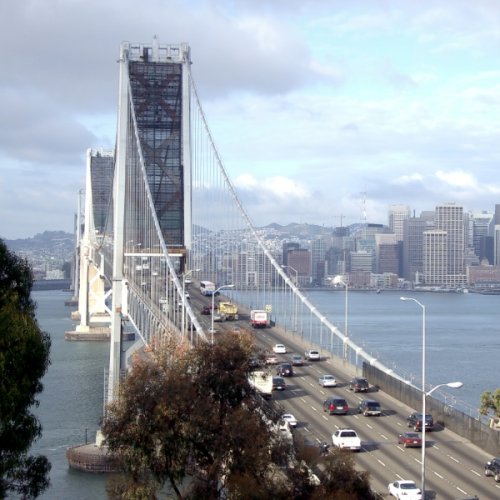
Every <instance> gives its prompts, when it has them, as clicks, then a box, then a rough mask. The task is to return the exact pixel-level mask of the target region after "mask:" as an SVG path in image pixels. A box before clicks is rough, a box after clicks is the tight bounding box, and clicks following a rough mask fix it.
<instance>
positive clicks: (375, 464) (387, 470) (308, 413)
mask: <svg viewBox="0 0 500 500" xmlns="http://www.w3.org/2000/svg"><path fill="white" fill-rule="evenodd" d="M189 291H190V294H191V304H192V306H193V307H194V309H195V310H197V311H200V310H201V308H202V306H203V305H210V302H211V298H210V297H203V296H201V294H200V293H199V291H198V290H197V289H196V288H195V285H194V284H193V285H192V286H191V288H190V290H189ZM210 321H211V318H210V316H205V317H202V319H201V322H202V323H204V328H205V327H206V329H207V330H208V328H209V327H210ZM216 325H217V328H218V329H221V330H224V329H229V328H232V327H234V326H235V325H238V326H239V327H240V328H241V329H249V330H250V331H252V332H253V333H254V335H255V339H256V343H257V344H258V346H259V347H262V348H264V349H266V350H267V351H269V352H270V351H271V349H272V346H273V345H274V344H276V343H283V344H285V345H286V347H287V351H288V352H287V354H281V355H278V357H279V358H280V361H289V360H290V357H291V355H292V354H294V353H295V354H300V355H301V356H304V351H305V350H306V349H308V348H310V347H311V346H310V345H309V344H308V343H305V342H303V341H302V340H301V339H300V338H298V337H296V336H291V335H290V333H288V334H287V335H285V333H284V331H283V330H281V329H280V328H279V327H273V328H267V329H263V330H261V329H258V330H253V329H252V328H251V327H250V325H249V320H248V315H245V314H244V313H243V314H241V315H240V319H239V320H238V321H237V322H233V321H231V322H226V323H216ZM270 369H271V370H273V371H274V370H275V367H271V368H270ZM350 369H352V367H351V366H350V365H346V366H343V365H342V363H341V362H338V360H336V359H333V358H332V359H331V358H329V357H327V356H325V357H324V358H322V360H321V361H319V362H306V364H305V365H304V366H303V367H296V368H295V375H294V376H293V377H290V378H287V379H286V382H287V389H286V390H285V391H283V392H275V393H274V394H273V398H274V399H275V400H277V401H279V402H280V404H281V405H282V406H283V407H284V409H285V410H286V411H287V412H290V413H293V414H294V415H295V417H296V418H297V420H298V422H299V424H298V426H297V430H296V431H295V432H301V433H303V434H304V435H305V436H306V438H307V439H308V440H309V441H311V442H314V443H315V442H318V443H319V442H323V441H326V442H328V443H329V444H331V435H332V434H333V433H334V432H335V430H336V429H338V428H341V427H349V428H353V429H355V430H356V431H357V432H358V434H359V436H360V437H361V441H362V451H361V453H359V454H356V455H355V457H354V458H355V461H356V464H357V467H358V468H359V469H361V470H366V471H368V472H369V473H370V484H371V487H372V489H373V490H374V491H376V492H378V493H381V494H386V495H387V486H388V484H389V483H390V482H392V481H396V480H398V479H411V480H414V481H415V482H416V483H417V485H419V484H420V477H421V449H419V448H416V449H414V448H404V447H403V446H402V445H399V444H398V439H397V438H398V434H399V433H400V432H404V431H406V430H412V429H408V427H407V425H406V417H407V416H408V415H409V414H410V413H411V412H412V411H414V409H412V408H410V407H408V406H406V405H404V404H402V403H400V402H399V401H397V400H396V399H394V398H393V397H391V396H388V395H387V394H385V393H383V392H382V391H376V389H371V390H370V392H368V393H367V394H365V393H356V394H354V393H352V392H351V391H349V390H348V385H349V380H350V379H351V378H352V376H353V375H354V373H353V372H352V371H350ZM323 374H331V375H333V376H334V377H335V378H336V380H337V383H338V386H337V387H333V388H323V387H322V386H320V385H319V384H318V377H319V376H320V375H323ZM334 394H335V395H339V396H341V397H343V398H345V399H346V400H347V402H348V404H349V408H350V411H349V413H348V415H345V416H341V415H332V416H330V415H328V413H325V412H323V408H322V403H323V401H324V400H325V399H326V398H327V397H328V396H330V395H334ZM366 398H370V399H375V400H377V401H378V402H379V403H380V404H381V406H382V410H383V414H382V416H380V417H364V416H362V415H360V414H358V413H357V406H358V404H359V402H360V401H361V400H362V399H366ZM426 441H427V447H426V498H428V499H463V498H467V497H469V496H474V495H477V496H478V498H479V499H481V500H494V499H499V498H500V484H499V483H495V481H494V480H493V478H491V477H485V476H484V463H485V462H486V461H487V460H489V459H490V458H491V455H489V454H487V453H485V452H484V451H482V450H481V449H479V448H477V447H476V446H474V445H472V444H471V443H470V442H469V441H467V440H466V439H464V438H462V437H460V436H458V435H457V434H455V433H453V432H451V431H449V430H447V429H441V428H437V429H436V430H435V431H433V432H428V433H427V434H426Z"/></svg>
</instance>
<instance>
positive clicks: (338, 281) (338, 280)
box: [333, 276, 349, 360]
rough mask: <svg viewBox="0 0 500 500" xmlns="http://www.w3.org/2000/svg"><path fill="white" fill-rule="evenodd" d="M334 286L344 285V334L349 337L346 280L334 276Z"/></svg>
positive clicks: (345, 347) (345, 354)
mask: <svg viewBox="0 0 500 500" xmlns="http://www.w3.org/2000/svg"><path fill="white" fill-rule="evenodd" d="M333 284H334V285H344V288H345V307H344V333H345V336H346V337H349V333H348V331H347V291H348V289H349V285H348V280H344V278H343V277H342V276H335V278H333ZM346 359H347V344H346V342H345V341H344V360H346Z"/></svg>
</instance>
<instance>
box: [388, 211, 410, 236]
mask: <svg viewBox="0 0 500 500" xmlns="http://www.w3.org/2000/svg"><path fill="white" fill-rule="evenodd" d="M409 218H410V207H409V206H408V205H391V206H390V207H389V228H390V230H391V232H393V233H394V234H395V235H396V241H403V224H404V221H405V220H406V219H409Z"/></svg>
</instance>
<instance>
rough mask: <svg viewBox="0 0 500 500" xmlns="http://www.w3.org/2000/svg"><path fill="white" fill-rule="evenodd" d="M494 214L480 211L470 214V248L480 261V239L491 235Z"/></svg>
mask: <svg viewBox="0 0 500 500" xmlns="http://www.w3.org/2000/svg"><path fill="white" fill-rule="evenodd" d="M493 217H494V214H492V213H490V212H485V211H482V212H480V213H477V212H472V213H471V214H470V215H469V218H470V220H471V222H472V246H473V247H474V252H475V254H476V255H477V256H478V257H479V258H480V259H481V258H483V257H484V256H482V255H481V238H483V237H484V236H490V235H491V232H492V231H491V226H492V222H493Z"/></svg>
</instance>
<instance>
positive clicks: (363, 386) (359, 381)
mask: <svg viewBox="0 0 500 500" xmlns="http://www.w3.org/2000/svg"><path fill="white" fill-rule="evenodd" d="M369 388H370V384H369V383H368V380H366V378H362V377H354V378H353V379H352V380H351V381H350V382H349V389H351V391H354V392H368V389H369Z"/></svg>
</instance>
